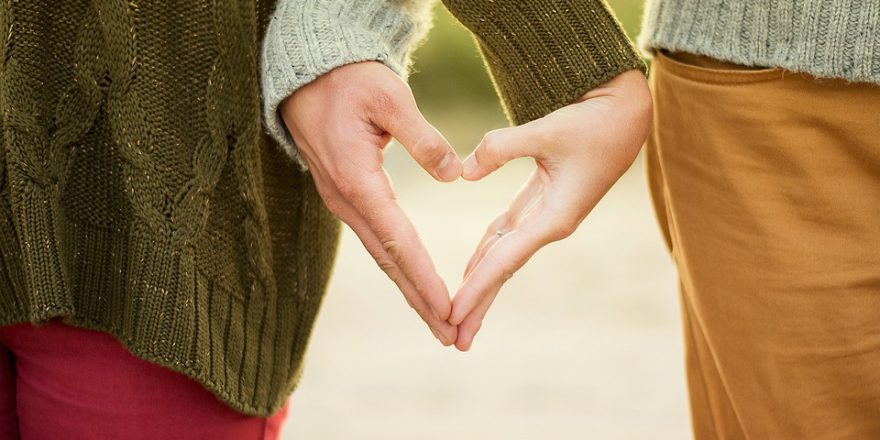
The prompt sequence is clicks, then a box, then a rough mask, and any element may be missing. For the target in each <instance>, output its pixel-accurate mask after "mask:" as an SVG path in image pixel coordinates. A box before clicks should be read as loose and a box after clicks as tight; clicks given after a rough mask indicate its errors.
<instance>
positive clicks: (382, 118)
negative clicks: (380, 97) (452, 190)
mask: <svg viewBox="0 0 880 440" xmlns="http://www.w3.org/2000/svg"><path fill="white" fill-rule="evenodd" d="M387 98H388V99H386V100H384V102H380V103H377V108H376V110H375V111H374V112H373V114H372V118H371V119H372V122H373V123H374V124H376V125H377V126H379V127H380V128H382V129H383V130H385V131H387V132H388V133H390V134H391V136H393V137H394V138H395V139H397V141H398V142H400V144H401V145H403V147H404V148H406V150H407V151H408V152H409V154H410V155H411V156H412V157H413V159H415V161H416V162H418V164H419V165H421V167H422V168H424V169H425V171H427V172H428V174H430V175H432V176H433V177H434V178H435V179H437V180H439V181H441V182H451V181H453V180H455V179H458V178H459V176H461V159H459V158H458V155H457V154H456V153H455V150H454V149H453V148H452V146H451V145H449V142H448V141H447V140H446V138H445V137H443V135H442V134H440V132H439V131H438V130H437V129H436V128H434V126H433V125H431V124H430V123H429V122H428V120H427V119H425V117H424V116H423V115H422V112H421V111H419V108H418V105H416V101H415V98H413V96H412V92H410V91H409V89H408V88H405V87H401V89H400V90H399V91H394V92H391V93H389V95H388V96H387Z"/></svg>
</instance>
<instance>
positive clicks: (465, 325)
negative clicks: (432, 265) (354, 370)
mask: <svg viewBox="0 0 880 440" xmlns="http://www.w3.org/2000/svg"><path fill="white" fill-rule="evenodd" d="M652 111H653V110H652V104H651V95H650V92H649V91H648V86H647V81H646V79H645V77H644V75H643V74H642V73H641V72H640V71H638V70H631V71H628V72H624V73H622V74H620V75H618V76H616V77H615V78H614V79H612V80H611V81H609V82H607V83H605V84H603V85H601V86H599V87H598V88H595V89H593V90H591V91H590V92H588V93H587V94H586V95H584V96H583V97H582V98H581V99H580V100H578V101H577V102H576V103H574V104H571V105H569V106H567V107H563V108H561V109H559V110H557V111H555V112H553V113H550V114H549V115H547V116H545V117H543V118H541V119H538V120H535V121H532V122H529V123H527V124H524V125H521V126H518V127H513V128H505V129H501V130H496V131H493V132H490V133H488V134H486V136H485V137H484V138H483V140H482V142H481V143H480V145H479V146H477V148H476V150H474V153H473V154H471V155H470V156H469V157H468V158H467V159H466V160H465V162H464V168H463V174H462V176H463V177H464V178H465V179H466V180H479V179H481V178H483V177H485V176H486V175H488V174H489V173H491V172H493V171H495V170H496V169H498V168H499V167H501V166H502V165H504V164H505V163H506V162H508V161H509V160H511V159H514V158H517V157H524V156H530V157H533V158H534V159H535V162H536V165H537V167H536V169H535V171H534V173H533V174H532V176H531V178H530V179H529V180H528V182H527V183H526V184H525V186H524V187H523V188H522V189H521V190H520V192H519V194H517V196H516V197H515V198H514V200H513V202H512V203H511V204H510V207H509V209H508V210H507V211H506V212H504V213H503V214H501V216H499V217H498V218H497V219H495V221H494V222H492V224H491V225H489V228H488V229H487V230H486V233H485V235H484V236H483V238H482V240H481V241H480V244H479V245H478V246H477V250H476V252H475V253H474V255H473V256H472V257H471V259H470V262H469V263H468V265H467V268H466V269H465V272H464V282H463V284H462V286H461V287H460V288H459V290H458V292H457V293H456V295H455V299H454V300H453V306H452V315H451V317H450V319H449V322H450V323H452V324H454V325H458V326H459V327H458V339H457V340H456V342H455V345H456V347H457V348H458V349H459V350H462V351H467V350H469V349H470V347H471V344H472V342H473V339H474V335H476V333H477V331H479V329H480V326H481V325H482V321H483V317H484V316H485V315H486V312H487V311H488V310H489V306H491V304H492V301H493V300H494V299H495V296H496V295H497V294H498V291H499V290H500V289H501V285H502V284H503V283H504V282H505V281H507V279H509V278H510V277H511V276H512V275H513V273H514V272H516V271H517V270H519V268H520V267H522V265H523V264H525V263H526V261H528V259H529V258H531V256H532V255H534V254H535V252H537V251H538V249H540V248H541V247H543V246H544V245H546V244H548V243H551V242H554V241H557V240H561V239H563V238H565V237H568V236H569V235H571V234H572V233H573V232H574V231H575V229H577V227H578V225H580V223H581V222H582V221H583V220H584V218H585V217H586V216H587V214H588V213H589V212H590V211H591V210H592V209H593V207H594V206H596V204H597V203H598V202H599V199H601V198H602V196H603V195H605V193H606V192H607V191H608V190H609V189H610V188H611V186H612V185H613V184H614V182H615V181H617V179H618V178H620V176H621V175H622V174H623V173H624V172H625V171H626V169H627V168H629V166H630V165H631V164H632V162H633V160H635V157H636V156H637V155H638V152H639V149H640V148H641V145H642V143H643V142H644V141H645V139H646V138H647V136H648V132H649V130H650V125H651V116H652ZM497 231H501V232H502V236H500V237H499V235H498V234H497Z"/></svg>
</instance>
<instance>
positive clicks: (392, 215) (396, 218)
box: [347, 170, 452, 321]
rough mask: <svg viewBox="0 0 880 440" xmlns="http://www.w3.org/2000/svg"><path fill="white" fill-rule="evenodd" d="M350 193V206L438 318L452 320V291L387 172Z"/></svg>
mask: <svg viewBox="0 0 880 440" xmlns="http://www.w3.org/2000/svg"><path fill="white" fill-rule="evenodd" d="M358 185H359V186H358V187H357V188H356V189H355V190H351V191H349V194H348V196H347V199H348V201H349V203H351V205H352V206H353V207H354V208H355V210H356V211H357V212H358V213H359V214H360V216H361V217H362V218H363V219H364V221H365V223H366V225H367V227H369V229H370V230H371V231H372V233H373V234H374V235H375V236H376V239H377V240H378V242H379V246H380V247H381V248H382V250H383V251H384V252H385V253H386V254H387V255H388V257H389V258H390V261H392V262H393V263H394V264H395V265H396V266H397V267H398V268H400V271H401V272H402V273H403V275H404V276H405V277H406V278H407V279H409V281H410V282H411V283H412V285H413V286H414V287H415V289H416V290H417V291H418V292H419V293H420V295H421V296H422V297H423V298H424V299H425V301H426V302H427V303H428V305H429V306H430V308H431V310H433V312H434V314H435V315H436V317H437V318H438V319H440V320H442V321H445V320H447V319H448V318H449V313H450V310H451V308H452V305H451V302H450V300H449V290H448V289H447V288H446V284H445V283H444V282H443V280H442V279H441V278H440V275H439V274H437V270H436V268H435V267H434V262H433V261H432V260H431V257H430V256H429V255H428V251H427V250H426V249H425V246H424V244H423V243H422V241H421V239H420V238H419V235H418V233H417V232H416V229H415V227H414V226H413V225H412V223H411V222H410V220H409V218H408V217H407V216H406V214H404V212H403V210H402V209H401V208H400V206H399V205H398V204H397V201H396V199H395V196H394V192H393V191H392V190H391V184H390V179H388V175H387V174H386V173H385V172H384V170H381V171H379V172H378V173H370V174H369V176H368V177H365V178H363V179H360V180H359V184H358Z"/></svg>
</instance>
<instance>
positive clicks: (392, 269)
mask: <svg viewBox="0 0 880 440" xmlns="http://www.w3.org/2000/svg"><path fill="white" fill-rule="evenodd" d="M376 264H378V265H379V268H380V269H382V272H385V274H386V275H388V278H391V280H392V281H395V282H396V281H397V280H398V278H399V277H400V272H399V271H398V270H397V264H395V263H394V261H392V260H391V259H390V258H387V257H377V258H376Z"/></svg>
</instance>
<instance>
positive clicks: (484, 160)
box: [462, 123, 539, 180]
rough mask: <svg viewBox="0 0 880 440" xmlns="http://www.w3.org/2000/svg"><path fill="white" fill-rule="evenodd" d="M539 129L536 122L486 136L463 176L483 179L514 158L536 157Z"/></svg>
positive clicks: (465, 168) (492, 132) (468, 163)
mask: <svg viewBox="0 0 880 440" xmlns="http://www.w3.org/2000/svg"><path fill="white" fill-rule="evenodd" d="M536 128H537V125H536V124H535V123H528V124H525V125H520V126H517V127H510V128H502V129H499V130H493V131H490V132H488V133H486V135H485V136H483V140H482V141H480V144H479V145H477V148H476V149H475V150H474V152H473V153H471V155H470V156H468V157H467V159H465V161H464V164H463V170H462V177H464V179H465V180H479V179H482V178H483V177H486V176H487V175H489V174H490V173H492V172H493V171H495V170H497V169H498V168H501V167H502V166H503V165H504V164H506V163H507V162H510V161H511V160H513V159H516V158H518V157H529V156H535V155H536V154H537V153H538V145H537V144H539V141H538V136H537V130H536Z"/></svg>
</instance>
